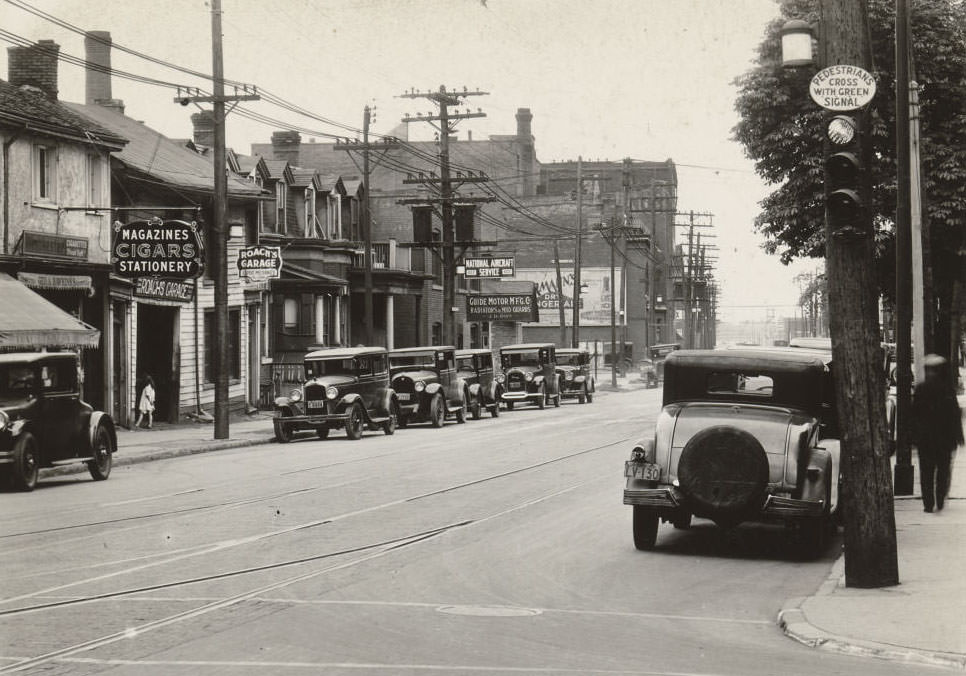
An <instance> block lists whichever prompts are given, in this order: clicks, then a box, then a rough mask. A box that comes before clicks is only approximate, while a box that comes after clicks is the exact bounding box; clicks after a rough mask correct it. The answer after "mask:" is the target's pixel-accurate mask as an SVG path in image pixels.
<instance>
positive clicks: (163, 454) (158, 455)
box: [40, 435, 275, 477]
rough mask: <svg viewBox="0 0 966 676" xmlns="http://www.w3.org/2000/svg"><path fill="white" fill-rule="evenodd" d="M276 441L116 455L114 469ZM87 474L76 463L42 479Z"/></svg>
mask: <svg viewBox="0 0 966 676" xmlns="http://www.w3.org/2000/svg"><path fill="white" fill-rule="evenodd" d="M274 441H275V436H274V435H272V436H271V437H267V438H265V437H262V438H256V439H226V440H225V441H218V442H213V443H210V444H204V445H201V446H187V447H185V448H177V449H167V450H157V451H152V452H149V453H143V454H140V455H123V453H122V454H121V455H115V457H114V462H113V465H114V467H124V466H126V465H139V464H141V463H142V462H154V461H155V460H168V459H170V458H180V457H182V456H186V455H198V454H200V453H208V452H209V451H225V450H229V449H232V448H244V447H246V446H262V445H265V444H270V443H273V442H274ZM86 472H87V465H86V464H84V463H74V464H72V465H62V466H59V467H48V468H44V469H42V470H40V476H41V477H52V476H64V475H68V474H84V473H86Z"/></svg>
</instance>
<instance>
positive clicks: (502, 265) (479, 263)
mask: <svg viewBox="0 0 966 676" xmlns="http://www.w3.org/2000/svg"><path fill="white" fill-rule="evenodd" d="M464 260H465V262H464V265H465V266H466V272H465V273H464V275H465V276H466V278H467V279H483V278H488V279H502V278H504V277H512V276H513V256H503V257H498V256H467V257H466V258H465V259H464Z"/></svg>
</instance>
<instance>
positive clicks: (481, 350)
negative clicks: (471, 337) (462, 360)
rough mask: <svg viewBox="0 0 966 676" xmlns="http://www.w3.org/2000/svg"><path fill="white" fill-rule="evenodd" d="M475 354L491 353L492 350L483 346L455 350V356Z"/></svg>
mask: <svg viewBox="0 0 966 676" xmlns="http://www.w3.org/2000/svg"><path fill="white" fill-rule="evenodd" d="M476 354H488V355H492V354H493V352H491V351H490V350H488V349H487V348H485V347H480V348H471V349H467V350H457V351H456V356H457V357H472V356H473V355H476Z"/></svg>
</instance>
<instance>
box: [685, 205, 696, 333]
mask: <svg viewBox="0 0 966 676" xmlns="http://www.w3.org/2000/svg"><path fill="white" fill-rule="evenodd" d="M690 218H691V223H690V225H689V226H688V262H687V270H685V273H684V275H685V276H684V347H685V349H687V350H690V349H693V348H694V339H693V333H692V331H693V326H692V325H693V323H694V316H693V315H692V314H691V312H692V300H693V299H692V293H693V289H694V278H693V275H694V255H693V251H694V212H693V211H692V212H691V215H690Z"/></svg>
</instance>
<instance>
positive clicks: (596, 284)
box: [515, 267, 621, 326]
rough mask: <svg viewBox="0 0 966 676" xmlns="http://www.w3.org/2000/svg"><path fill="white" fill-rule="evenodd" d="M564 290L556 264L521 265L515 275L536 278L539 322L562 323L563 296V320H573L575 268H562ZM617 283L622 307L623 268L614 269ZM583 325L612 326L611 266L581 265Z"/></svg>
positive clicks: (618, 299) (540, 323) (524, 279)
mask: <svg viewBox="0 0 966 676" xmlns="http://www.w3.org/2000/svg"><path fill="white" fill-rule="evenodd" d="M560 274H561V278H562V281H563V293H562V294H560V293H558V292H557V271H556V269H555V268H552V267H551V268H518V269H517V272H516V277H515V279H517V280H523V281H530V282H535V283H536V285H537V310H538V312H539V317H540V319H539V321H537V322H536V324H538V325H540V326H560V316H559V311H558V309H557V304H558V301H559V298H560V296H561V295H562V296H563V300H564V320H565V322H566V325H567V326H570V325H572V324H573V293H574V271H573V269H569V270H567V269H563V268H562V269H561V270H560ZM614 274H615V279H616V283H617V288H616V296H615V298H616V301H617V307H618V309H619V308H620V293H621V271H620V268H618V269H616V270H615V271H614ZM580 284H581V286H582V287H583V291H582V293H581V294H580V325H581V326H610V294H611V278H610V268H585V267H581V268H580Z"/></svg>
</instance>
